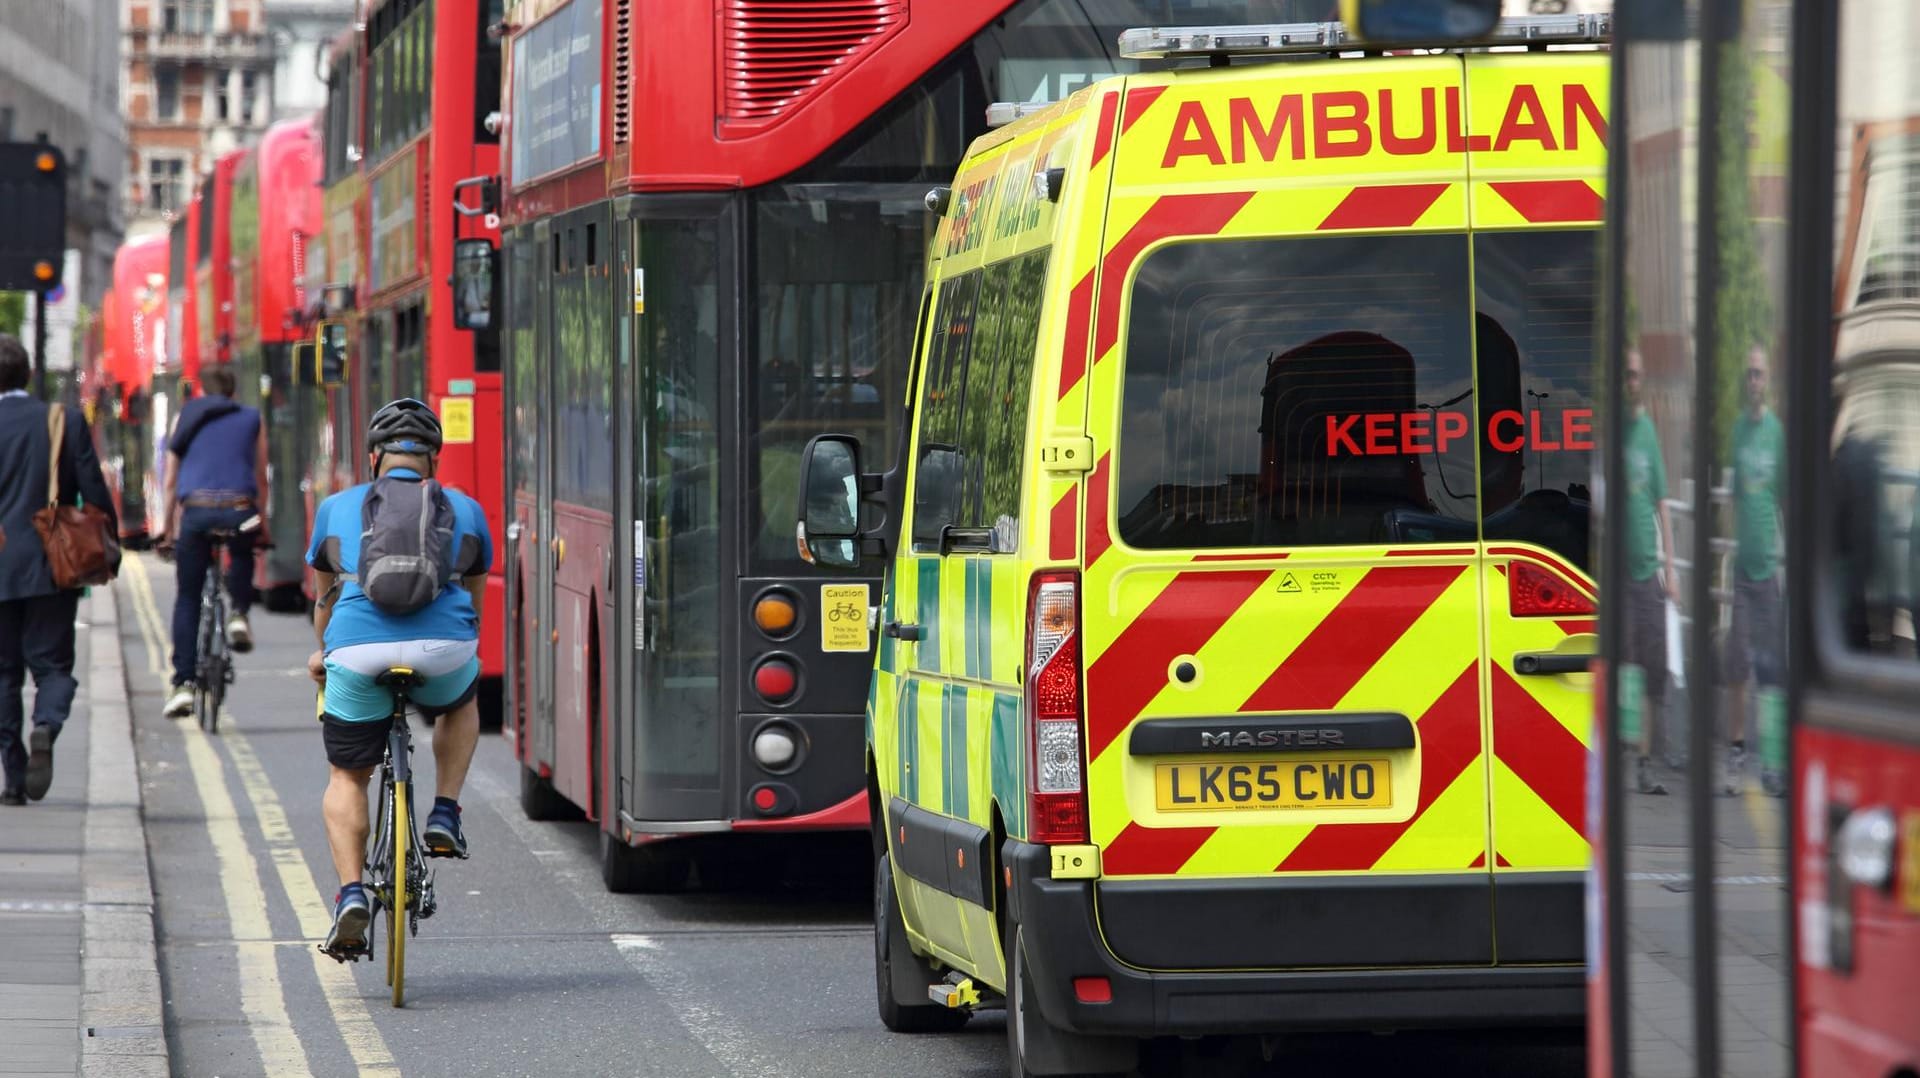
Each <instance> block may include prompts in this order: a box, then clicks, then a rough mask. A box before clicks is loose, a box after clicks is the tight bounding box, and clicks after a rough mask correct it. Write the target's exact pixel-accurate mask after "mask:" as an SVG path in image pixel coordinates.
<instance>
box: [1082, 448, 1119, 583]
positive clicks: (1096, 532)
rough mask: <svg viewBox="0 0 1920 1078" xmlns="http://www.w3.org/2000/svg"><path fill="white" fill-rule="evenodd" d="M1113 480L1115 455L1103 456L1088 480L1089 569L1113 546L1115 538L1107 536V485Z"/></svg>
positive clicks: (1096, 463) (1106, 454)
mask: <svg viewBox="0 0 1920 1078" xmlns="http://www.w3.org/2000/svg"><path fill="white" fill-rule="evenodd" d="M1111 478H1113V454H1112V453H1105V454H1102V455H1101V457H1100V459H1099V460H1098V461H1097V462H1095V464H1094V466H1093V475H1092V476H1091V477H1090V478H1089V479H1088V480H1087V568H1089V569H1091V568H1093V563H1094V562H1097V561H1099V560H1100V555H1102V554H1105V553H1106V552H1107V548H1108V547H1110V546H1112V545H1113V537H1112V536H1111V535H1109V534H1107V483H1108V480H1110V479H1111Z"/></svg>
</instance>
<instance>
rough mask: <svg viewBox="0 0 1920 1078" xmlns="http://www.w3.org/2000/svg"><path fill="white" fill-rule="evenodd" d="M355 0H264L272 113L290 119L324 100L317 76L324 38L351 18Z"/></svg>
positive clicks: (320, 105)
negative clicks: (271, 52) (270, 44)
mask: <svg viewBox="0 0 1920 1078" xmlns="http://www.w3.org/2000/svg"><path fill="white" fill-rule="evenodd" d="M355 6H356V5H355V0H266V8H267V33H268V34H269V35H270V36H271V37H272V38H273V48H274V56H275V58H276V60H275V65H274V69H273V118H274V119H275V120H285V119H291V118H293V117H297V116H307V115H311V114H313V113H316V112H319V111H320V110H321V109H323V108H325V107H326V105H327V84H326V81H325V80H324V79H323V78H322V77H321V75H322V71H321V65H322V58H323V57H324V56H325V55H326V51H327V42H329V41H331V40H333V38H334V37H335V36H336V35H338V34H339V33H340V31H342V30H344V29H346V27H347V25H348V24H349V23H351V22H352V21H353V19H354V17H355V10H354V9H355Z"/></svg>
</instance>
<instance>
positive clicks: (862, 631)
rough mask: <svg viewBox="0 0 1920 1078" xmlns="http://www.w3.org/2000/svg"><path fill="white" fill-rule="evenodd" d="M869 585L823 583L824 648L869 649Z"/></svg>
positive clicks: (832, 649) (821, 606)
mask: <svg viewBox="0 0 1920 1078" xmlns="http://www.w3.org/2000/svg"><path fill="white" fill-rule="evenodd" d="M869 646H870V637H869V635H868V632H867V586H866V585H865V584H822V585H820V650H821V651H866V650H867V649H868V647H869Z"/></svg>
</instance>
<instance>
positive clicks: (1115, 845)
mask: <svg viewBox="0 0 1920 1078" xmlns="http://www.w3.org/2000/svg"><path fill="white" fill-rule="evenodd" d="M1218 830H1219V828H1218V827H1141V826H1140V825H1139V824H1137V823H1129V824H1128V825H1127V826H1126V829H1125V830H1123V831H1121V832H1120V833H1119V834H1118V835H1116V836H1114V839H1113V841H1112V842H1110V843H1108V844H1107V847H1106V849H1104V850H1101V851H1100V872H1101V874H1102V875H1106V876H1170V875H1172V874H1174V873H1175V872H1178V871H1180V867H1181V866H1182V865H1184V864H1186V863H1187V861H1188V860H1189V859H1190V858H1192V857H1193V855H1194V854H1195V853H1197V852H1199V849H1200V847H1201V846H1202V845H1203V844H1205V843H1206V841H1207V839H1209V838H1211V837H1213V833H1214V832H1215V831H1218Z"/></svg>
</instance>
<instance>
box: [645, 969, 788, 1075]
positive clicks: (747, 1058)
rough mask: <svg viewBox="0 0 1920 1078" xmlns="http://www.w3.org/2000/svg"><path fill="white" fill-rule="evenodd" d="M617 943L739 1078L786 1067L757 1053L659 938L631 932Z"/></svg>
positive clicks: (687, 1026) (703, 1043)
mask: <svg viewBox="0 0 1920 1078" xmlns="http://www.w3.org/2000/svg"><path fill="white" fill-rule="evenodd" d="M611 939H612V940H613V946H614V949H615V950H617V951H619V952H620V957H622V958H624V959H626V960H627V965H629V966H632V967H633V968H634V969H635V970H637V971H639V973H640V975H641V976H642V977H645V978H646V979H647V981H648V983H650V984H652V985H654V986H655V987H656V988H658V989H660V994H661V995H662V996H663V997H665V999H666V1001H667V1006H668V1007H670V1008H672V1010H673V1016H674V1017H675V1018H677V1019H679V1021H680V1024H681V1026H683V1027H685V1029H686V1031H687V1032H688V1033H690V1034H692V1035H693V1039H694V1041H695V1042H697V1043H698V1044H699V1045H700V1047H702V1048H704V1049H706V1051H707V1054H708V1055H710V1056H712V1057H713V1058H714V1059H715V1060H716V1061H718V1062H719V1063H720V1065H721V1066H723V1067H725V1068H726V1069H727V1071H728V1073H730V1074H733V1075H734V1076H735V1078H746V1076H748V1075H761V1074H779V1073H781V1072H782V1071H783V1070H785V1069H786V1068H785V1066H784V1064H783V1062H782V1061H778V1060H773V1059H768V1058H767V1057H766V1056H763V1055H761V1054H760V1053H758V1052H756V1051H754V1050H753V1046H752V1044H751V1043H750V1042H749V1041H748V1039H747V1037H746V1036H745V1035H744V1033H743V1032H742V1026H741V1024H740V1023H739V1022H738V1021H736V1020H735V1019H734V1018H733V1017H732V1016H730V1015H728V1014H727V1012H726V1010H725V1008H723V1007H720V1006H717V1005H716V1004H715V1003H714V1002H713V1001H712V1000H711V999H710V998H709V996H708V993H707V986H706V984H705V982H704V981H703V980H702V979H700V978H697V977H692V976H689V975H687V974H686V973H685V972H683V971H681V970H680V969H679V968H678V967H677V966H675V965H674V963H673V961H672V959H670V958H669V957H668V955H667V953H666V950H665V948H663V947H662V946H661V944H660V941H659V940H657V939H655V938H654V937H652V936H647V935H638V934H628V933H614V934H612V936H611Z"/></svg>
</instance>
